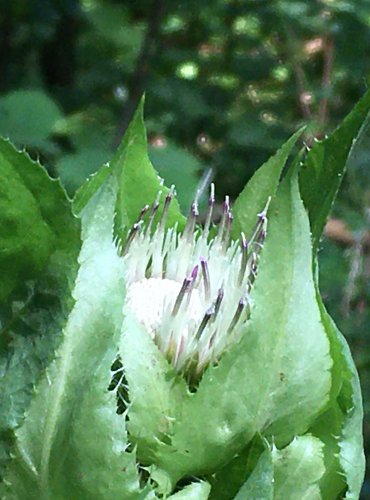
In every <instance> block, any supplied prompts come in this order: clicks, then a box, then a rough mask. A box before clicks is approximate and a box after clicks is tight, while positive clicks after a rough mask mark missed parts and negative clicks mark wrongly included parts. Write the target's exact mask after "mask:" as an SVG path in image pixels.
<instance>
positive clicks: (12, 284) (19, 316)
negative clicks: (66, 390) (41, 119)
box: [0, 139, 80, 475]
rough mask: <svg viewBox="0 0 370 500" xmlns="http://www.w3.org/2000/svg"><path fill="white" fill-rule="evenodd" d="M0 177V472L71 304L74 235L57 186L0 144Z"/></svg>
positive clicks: (76, 248) (68, 210) (27, 160)
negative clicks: (13, 434)
mask: <svg viewBox="0 0 370 500" xmlns="http://www.w3.org/2000/svg"><path fill="white" fill-rule="evenodd" d="M0 172H1V178H2V183H1V187H0V205H1V206H0V227H1V231H0V233H1V236H0V248H1V251H0V270H1V276H2V279H1V284H0V298H1V300H0V302H1V307H0V327H1V333H0V435H1V442H0V469H1V468H2V466H3V460H4V461H5V460H6V457H7V453H8V447H9V446H10V443H11V442H12V439H13V438H12V430H14V429H15V428H16V426H17V425H18V424H19V423H20V421H21V419H22V418H23V415H24V412H25V409H26V408H27V406H28V404H29V402H30V399H31V396H32V395H33V386H34V384H35V383H36V381H37V380H38V378H39V376H40V372H41V371H42V370H43V369H45V367H46V366H47V364H48V363H49V361H50V359H51V356H52V354H53V351H54V349H55V347H56V346H57V345H58V343H59V340H60V331H61V329H62V328H63V326H64V323H65V321H66V318H67V316H68V313H69V311H70V309H71V308H72V305H73V301H72V299H71V295H70V291H71V287H72V285H73V281H74V279H75V276H76V273H77V255H78V252H79V247H80V236H79V233H80V230H79V222H78V221H77V220H76V219H75V218H74V217H73V215H72V212H71V204H70V202H69V200H68V199H67V197H66V195H65V192H64V190H63V189H62V187H61V185H60V183H59V182H58V181H56V180H52V179H51V178H50V177H49V176H48V174H47V173H46V171H45V170H44V169H43V167H42V166H41V165H40V164H39V163H36V162H33V161H32V160H31V159H30V158H29V157H28V156H27V155H26V154H24V153H20V152H18V151H16V150H15V148H14V147H13V146H12V144H11V143H10V142H8V141H6V140H4V139H0ZM0 475H1V471H0Z"/></svg>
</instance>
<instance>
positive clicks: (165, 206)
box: [160, 185, 175, 231]
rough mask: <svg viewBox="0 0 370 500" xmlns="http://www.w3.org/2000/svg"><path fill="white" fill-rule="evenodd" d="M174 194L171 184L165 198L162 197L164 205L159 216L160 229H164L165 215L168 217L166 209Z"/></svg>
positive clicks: (173, 187)
mask: <svg viewBox="0 0 370 500" xmlns="http://www.w3.org/2000/svg"><path fill="white" fill-rule="evenodd" d="M174 195H175V186H173V185H172V186H171V189H170V190H169V192H168V193H167V195H166V197H165V199H164V206H163V211H162V216H161V222H160V230H161V231H164V228H165V225H166V221H167V217H168V210H169V208H170V204H171V201H172V199H173V197H174Z"/></svg>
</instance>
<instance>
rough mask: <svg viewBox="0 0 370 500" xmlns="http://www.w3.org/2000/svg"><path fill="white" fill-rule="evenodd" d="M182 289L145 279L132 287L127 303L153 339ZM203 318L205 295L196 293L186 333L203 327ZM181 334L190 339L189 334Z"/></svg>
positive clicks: (175, 283)
mask: <svg viewBox="0 0 370 500" xmlns="http://www.w3.org/2000/svg"><path fill="white" fill-rule="evenodd" d="M181 285H182V284H181V283H179V282H178V281H175V280H171V279H162V278H149V279H146V278H145V279H143V280H141V281H136V282H134V283H131V284H130V285H129V287H128V289H127V295H126V303H127V305H128V307H129V308H130V309H131V311H132V312H133V313H134V314H135V316H136V318H137V319H138V321H139V322H140V323H141V324H142V325H143V326H144V328H145V329H146V331H147V332H148V333H149V334H150V336H151V337H152V338H154V337H155V335H156V334H157V333H158V332H159V330H160V327H161V325H162V324H163V319H164V316H165V315H167V314H170V312H171V311H172V309H173V307H174V304H175V302H176V298H177V296H178V294H179V292H180V289H181ZM203 314H204V310H203V305H202V300H201V295H200V293H199V291H198V290H197V289H194V290H193V292H192V294H191V296H190V300H189V303H188V304H187V308H186V316H187V317H186V320H187V321H186V323H185V325H184V326H185V328H186V330H188V328H189V327H191V326H193V325H195V324H197V323H199V321H200V320H201V319H202V315H203ZM181 333H182V334H183V335H185V336H186V337H187V336H188V331H182V332H181Z"/></svg>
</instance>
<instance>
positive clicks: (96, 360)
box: [5, 182, 141, 499]
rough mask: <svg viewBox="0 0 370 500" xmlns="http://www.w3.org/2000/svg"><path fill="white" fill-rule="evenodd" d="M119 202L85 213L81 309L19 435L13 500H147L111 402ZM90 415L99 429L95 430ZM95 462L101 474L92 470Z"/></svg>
mask: <svg viewBox="0 0 370 500" xmlns="http://www.w3.org/2000/svg"><path fill="white" fill-rule="evenodd" d="M115 199H116V188H115V186H114V183H113V182H110V183H109V184H106V185H105V186H103V187H102V188H101V189H100V190H99V191H98V192H97V193H96V195H95V196H94V198H93V199H92V200H91V202H90V203H89V205H88V206H87V207H86V208H85V210H84V212H83V217H82V220H83V246H82V250H81V253H80V257H79V263H80V270H79V274H78V278H77V283H76V288H75V290H74V297H75V300H76V304H75V307H74V309H73V311H72V313H71V315H70V317H69V320H68V323H67V326H66V328H65V332H64V338H63V342H62V344H61V346H60V349H58V352H57V356H56V358H55V360H54V362H53V363H52V364H51V366H50V367H49V368H48V370H47V373H46V374H45V377H44V378H43V380H42V381H41V383H40V384H39V385H38V387H37V388H36V394H35V397H34V398H33V400H32V404H31V406H30V409H29V411H28V412H27V415H26V418H25V421H24V424H23V425H22V426H21V427H20V428H19V430H17V432H16V438H17V440H16V448H15V456H14V459H13V460H12V462H11V463H10V464H9V466H8V470H7V475H6V478H5V479H6V484H7V485H8V491H7V496H8V497H9V498H19V499H21V498H24V496H22V495H23V492H24V491H25V486H24V485H27V490H28V492H29V493H28V498H99V497H100V498H101V496H99V495H98V494H99V493H100V494H101V493H102V492H103V491H104V492H105V493H104V498H112V499H113V498H116V496H117V494H119V496H122V497H123V498H128V499H131V498H135V499H136V498H141V492H140V488H139V481H138V475H137V473H136V470H135V456H134V454H127V453H126V452H125V447H126V445H127V441H126V431H125V427H124V419H123V418H122V420H121V422H122V426H121V427H120V426H119V425H118V421H117V418H118V417H117V415H116V414H115V408H116V404H115V399H114V397H113V396H111V397H110V396H109V395H107V386H108V384H109V380H110V365H111V363H112V361H113V359H114V358H115V356H116V354H117V350H118V339H119V335H120V327H121V321H122V298H123V294H124V282H123V267H122V262H121V259H120V258H119V257H118V256H117V252H116V248H115V247H114V245H113V243H112V228H113V216H114V203H115ZM104 387H105V391H104ZM87 388H89V389H87ZM90 413H91V419H92V421H93V422H94V424H95V425H96V426H99V427H96V428H94V429H93V428H90V427H89V424H88V423H87V422H88V420H89V414H90ZM92 436H94V440H95V441H94V446H96V450H95V453H92V449H91V445H92V443H91V438H92ZM97 452H101V456H100V459H99V457H97V456H96V453H97ZM91 462H92V463H94V464H95V465H96V466H97V467H98V468H95V469H94V470H88V464H89V463H91ZM107 465H109V468H108V469H107ZM125 465H126V468H125ZM86 474H88V475H89V476H88V477H86V476H85V475H86ZM81 475H82V478H81ZM94 492H95V493H94ZM91 495H98V496H91Z"/></svg>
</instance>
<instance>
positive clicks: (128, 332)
mask: <svg viewBox="0 0 370 500" xmlns="http://www.w3.org/2000/svg"><path fill="white" fill-rule="evenodd" d="M369 107H370V94H366V95H365V96H364V97H363V99H362V100H361V101H360V102H359V104H358V105H357V106H356V108H355V109H354V110H353V111H352V113H351V114H350V115H349V116H348V117H347V118H346V119H345V121H344V122H343V124H342V125H341V126H340V127H339V128H338V129H337V130H336V131H335V132H334V133H333V134H332V136H331V137H329V138H326V139H325V140H323V141H321V142H315V143H314V145H313V147H312V148H311V149H310V150H304V151H301V152H300V154H299V155H298V156H297V157H296V158H295V159H293V160H291V161H289V159H290V157H291V154H292V152H293V150H294V147H295V145H296V143H297V141H298V140H299V139H300V136H301V135H302V131H298V132H297V133H296V134H295V135H293V136H292V137H291V138H290V139H289V140H288V141H287V142H286V143H285V144H284V145H283V146H282V147H281V149H279V151H278V152H277V153H276V154H275V155H274V156H273V157H272V158H270V159H269V160H268V161H267V162H266V163H265V164H264V165H263V166H262V167H261V168H260V169H259V170H258V171H257V172H256V173H255V174H254V176H253V177H252V178H251V180H250V181H249V183H248V184H247V185H246V187H245V188H244V189H243V191H242V192H241V193H240V195H239V197H238V198H237V199H236V200H235V202H234V203H233V206H231V205H230V201H229V199H228V198H227V197H226V199H225V201H224V203H223V206H222V210H221V212H222V213H221V216H220V217H219V219H220V221H219V222H218V224H215V222H214V221H215V217H214V214H213V212H214V211H215V187H214V186H213V185H211V186H210V188H209V193H208V195H207V203H206V205H207V206H206V208H205V210H204V211H203V213H201V214H200V215H199V209H198V202H199V201H200V199H199V198H200V194H199V193H198V194H197V193H195V197H194V202H193V204H192V205H191V207H190V210H189V213H188V215H187V216H186V217H185V216H184V215H183V214H182V213H181V211H180V209H179V205H178V203H177V200H176V191H175V187H174V186H172V187H171V188H170V189H168V188H167V187H166V186H165V185H164V183H163V182H162V181H161V179H159V177H158V176H157V174H156V172H155V171H154V169H153V167H152V165H151V163H150V161H149V159H148V155H147V144H146V136H145V129H144V122H143V103H141V105H140V106H139V109H138V110H137V112H136V114H135V116H134V118H133V121H132V123H131V125H130V127H129V129H128V131H127V133H126V135H125V137H124V140H123V142H122V145H121V146H120V147H119V149H118V151H117V153H116V154H115V156H114V158H113V159H112V161H111V162H110V163H109V164H107V165H105V166H103V167H102V168H101V169H100V170H99V171H98V172H97V174H95V175H94V176H92V177H91V178H90V179H89V180H88V181H87V182H86V184H85V185H84V186H83V187H82V188H81V189H80V190H79V191H78V193H77V195H76V197H75V199H74V200H73V202H71V201H70V200H68V199H67V197H66V195H65V193H64V191H63V189H62V187H61V186H60V184H59V182H58V181H56V180H52V179H51V178H50V177H48V175H47V174H46V172H45V170H44V169H43V168H42V167H41V166H40V165H39V164H38V163H35V162H33V161H31V160H30V158H29V157H28V156H27V155H26V154H25V153H23V152H18V151H17V150H15V149H14V147H13V146H12V145H11V144H10V142H9V141H6V140H1V141H0V169H1V177H2V184H1V188H0V189H1V195H2V196H1V198H0V203H1V211H0V214H1V215H0V218H1V229H2V230H1V235H0V238H1V247H2V250H1V253H0V259H1V260H0V262H1V270H2V280H1V281H2V282H1V285H0V297H1V300H2V304H3V305H2V308H1V317H0V319H1V328H2V336H1V358H0V359H1V361H0V363H1V364H0V370H1V375H2V378H1V381H0V384H1V388H0V417H1V418H0V426H1V432H0V437H1V453H0V465H1V477H2V482H1V485H0V488H1V498H4V499H19V500H24V499H26V498H27V499H37V500H38V499H41V500H46V499H50V500H51V499H53V500H54V499H61V500H62V499H76V500H77V499H96V500H100V499H104V500H109V499H122V500H131V499H133V500H134V499H156V498H158V499H160V498H170V499H174V500H175V499H189V500H193V499H194V500H203V499H215V500H216V499H217V500H223V499H225V500H228V499H230V500H231V499H235V500H244V499H281V500H286V499H292V500H293V499H294V500H296V499H301V498H307V499H324V500H330V499H337V498H346V499H357V498H358V497H359V492H360V488H361V483H362V480H363V474H364V457H363V450H362V431H361V426H362V405H361V396H360V389H359V382H358V377H357V373H356V370H355V367H354V364H353V361H352V358H351V355H350V353H349V350H348V347H347V344H346V342H345V340H344V339H343V337H342V336H341V334H340V333H339V332H338V330H337V328H336V326H335V324H334V323H333V321H332V320H331V318H330V316H329V315H328V313H327V312H326V310H325V307H324V305H323V303H322V301H321V298H320V295H319V291H318V280H317V274H318V273H317V261H316V254H317V249H318V246H319V241H320V235H321V233H322V230H323V227H324V224H325V221H326V218H327V216H328V213H329V211H330V208H331V206H332V203H333V200H334V197H335V195H336V192H337V190H338V188H339V185H340V181H341V177H342V174H343V172H344V170H345V165H346V162H347V158H348V156H349V154H350V152H351V149H352V147H353V144H354V143H355V141H356V138H357V137H358V135H359V133H360V132H361V129H362V127H363V124H364V122H365V121H366V117H367V114H368V110H369ZM216 187H217V186H216Z"/></svg>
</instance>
